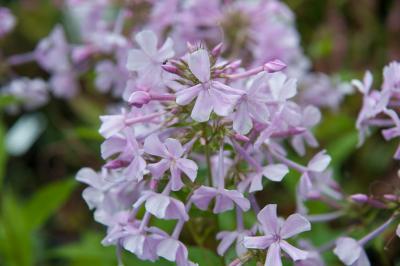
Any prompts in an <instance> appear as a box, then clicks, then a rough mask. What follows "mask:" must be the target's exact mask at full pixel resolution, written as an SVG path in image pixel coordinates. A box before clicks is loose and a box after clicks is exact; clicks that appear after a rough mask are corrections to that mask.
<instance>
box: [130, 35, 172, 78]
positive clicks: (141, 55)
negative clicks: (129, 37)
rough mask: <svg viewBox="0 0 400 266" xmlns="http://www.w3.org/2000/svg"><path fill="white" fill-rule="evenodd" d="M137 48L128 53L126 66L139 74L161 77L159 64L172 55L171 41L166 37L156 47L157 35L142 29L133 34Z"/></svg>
mask: <svg viewBox="0 0 400 266" xmlns="http://www.w3.org/2000/svg"><path fill="white" fill-rule="evenodd" d="M135 40H136V42H137V43H138V44H139V46H140V50H139V49H132V50H130V51H129V54H128V61H127V64H126V67H127V68H128V70H130V71H137V72H138V73H139V75H142V76H151V77H153V78H155V79H161V71H162V68H161V65H162V64H163V62H164V61H165V60H167V59H169V58H171V57H173V56H174V50H173V42H172V40H171V39H167V40H166V41H165V43H164V44H163V45H162V47H161V48H159V49H158V48H157V42H158V40H157V36H156V35H155V33H154V32H152V31H148V30H146V31H142V32H139V33H138V34H137V35H136V36H135Z"/></svg>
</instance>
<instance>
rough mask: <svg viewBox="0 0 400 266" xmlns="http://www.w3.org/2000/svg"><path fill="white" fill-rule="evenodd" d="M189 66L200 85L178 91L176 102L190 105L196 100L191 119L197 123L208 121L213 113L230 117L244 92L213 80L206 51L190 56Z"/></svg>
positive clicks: (201, 50) (198, 51) (199, 51)
mask: <svg viewBox="0 0 400 266" xmlns="http://www.w3.org/2000/svg"><path fill="white" fill-rule="evenodd" d="M188 65H189V69H190V71H191V72H192V73H193V75H194V76H195V77H196V78H197V79H198V81H199V82H200V83H199V84H196V85H194V86H191V87H189V88H185V89H181V90H179V91H177V92H176V102H177V103H178V104H179V105H188V104H189V103H191V102H192V101H193V100H194V99H195V98H196V101H195V104H194V107H193V110H192V113H191V117H192V118H193V119H194V120H195V121H197V122H204V121H208V119H209V118H210V114H211V112H212V111H214V112H215V113H216V114H217V115H219V116H227V115H229V114H230V113H231V112H232V111H233V108H234V106H235V104H236V102H237V100H238V99H239V98H240V95H241V94H242V92H241V91H240V90H236V89H233V88H231V87H229V86H227V85H225V84H223V83H222V82H220V81H218V80H214V79H211V65H210V58H209V54H208V52H207V51H206V50H205V49H199V50H197V51H195V52H193V53H191V54H189V56H188Z"/></svg>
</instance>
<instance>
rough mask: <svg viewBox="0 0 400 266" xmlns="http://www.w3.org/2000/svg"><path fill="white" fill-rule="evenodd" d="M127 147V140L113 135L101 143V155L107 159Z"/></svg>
mask: <svg viewBox="0 0 400 266" xmlns="http://www.w3.org/2000/svg"><path fill="white" fill-rule="evenodd" d="M125 148H126V140H124V139H123V138H120V137H111V138H108V139H106V140H105V141H104V142H103V143H102V144H101V157H102V158H103V159H107V158H109V157H110V156H112V155H114V154H116V153H119V152H121V151H123V150H124V149H125Z"/></svg>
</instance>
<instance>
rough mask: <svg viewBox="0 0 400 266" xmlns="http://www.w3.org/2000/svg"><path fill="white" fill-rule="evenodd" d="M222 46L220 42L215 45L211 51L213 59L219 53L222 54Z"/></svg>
mask: <svg viewBox="0 0 400 266" xmlns="http://www.w3.org/2000/svg"><path fill="white" fill-rule="evenodd" d="M223 46H224V44H223V43H222V42H220V43H219V44H217V45H216V46H215V47H214V48H213V49H212V50H211V55H212V56H214V57H218V56H219V55H220V54H221V52H222V48H223Z"/></svg>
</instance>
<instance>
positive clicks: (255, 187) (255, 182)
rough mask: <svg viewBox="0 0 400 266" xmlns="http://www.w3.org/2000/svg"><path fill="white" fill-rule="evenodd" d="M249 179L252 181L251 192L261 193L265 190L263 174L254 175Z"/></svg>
mask: <svg viewBox="0 0 400 266" xmlns="http://www.w3.org/2000/svg"><path fill="white" fill-rule="evenodd" d="M248 178H250V179H251V184H250V188H249V192H250V193H251V192H254V191H260V190H262V189H263V185H262V174H261V173H253V174H252V175H251V176H249V177H248Z"/></svg>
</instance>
